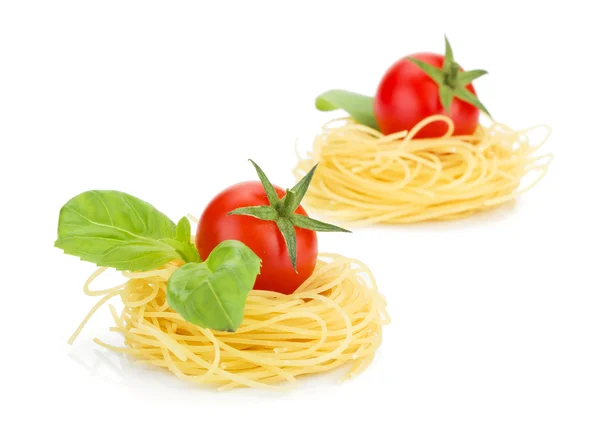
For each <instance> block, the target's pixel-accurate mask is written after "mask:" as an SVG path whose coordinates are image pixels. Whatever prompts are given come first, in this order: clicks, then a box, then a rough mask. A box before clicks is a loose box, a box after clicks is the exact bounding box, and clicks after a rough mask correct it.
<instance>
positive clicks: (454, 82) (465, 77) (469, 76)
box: [407, 36, 492, 118]
mask: <svg viewBox="0 0 600 438" xmlns="http://www.w3.org/2000/svg"><path fill="white" fill-rule="evenodd" d="M444 39H445V41H446V53H445V55H444V64H443V65H442V68H437V67H434V66H433V65H431V64H428V63H426V62H423V61H421V60H419V59H415V58H411V57H409V58H407V59H408V60H409V61H411V62H412V63H413V64H415V65H416V66H417V67H419V68H420V69H421V70H423V72H425V74H427V76H429V77H430V78H431V79H433V81H434V82H435V83H437V84H438V86H439V88H440V102H441V104H442V106H443V107H444V109H445V110H446V112H447V113H448V114H450V112H451V106H452V99H453V98H455V97H456V98H457V99H460V100H463V101H465V102H467V103H470V104H471V105H473V106H474V107H476V108H479V109H480V110H481V111H483V112H484V113H485V114H487V115H488V116H489V117H490V118H492V116H491V115H490V112H489V111H488V110H487V108H486V107H485V106H484V105H483V104H482V103H481V102H480V101H479V99H478V98H477V96H475V94H473V93H472V92H471V91H469V90H468V89H467V85H469V84H470V83H471V82H473V81H474V80H475V79H477V78H479V77H481V76H483V75H486V74H487V71H485V70H470V71H460V65H459V64H458V63H457V62H456V61H454V54H453V53H452V47H451V46H450V42H449V41H448V38H447V37H445V36H444Z"/></svg>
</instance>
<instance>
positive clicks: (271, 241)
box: [196, 181, 318, 294]
mask: <svg viewBox="0 0 600 438" xmlns="http://www.w3.org/2000/svg"><path fill="white" fill-rule="evenodd" d="M274 187H275V191H276V192H277V195H278V196H279V198H280V199H281V198H283V196H284V195H285V190H283V189H282V188H281V187H277V186H274ZM258 205H269V200H268V199H267V195H266V192H265V189H264V188H263V186H262V185H261V183H260V182H259V181H248V182H242V183H239V184H235V185H233V186H231V187H228V188H227V189H225V190H223V191H222V192H221V193H219V194H218V195H217V196H215V197H214V198H213V199H212V200H211V201H210V203H209V204H208V205H207V206H206V208H205V209H204V212H203V213H202V216H201V217H200V221H199V222H198V229H197V232H196V248H198V252H199V253H200V257H201V258H202V260H205V259H206V258H207V257H208V255H209V254H210V252H211V251H212V250H213V248H214V247H215V246H217V245H218V244H219V243H220V242H222V241H223V240H229V239H232V240H239V241H241V242H243V243H244V244H246V245H247V246H248V247H250V249H252V251H254V253H255V254H256V255H257V256H258V257H260V259H261V260H262V267H261V271H260V274H259V275H258V277H257V278H256V283H255V284H254V288H255V289H260V290H270V291H275V292H280V293H284V294H291V293H293V292H294V291H295V290H296V289H297V288H298V287H299V286H300V285H301V284H302V283H303V282H304V281H305V280H306V279H307V278H308V277H310V275H311V274H312V273H313V271H314V269H315V266H316V263H317V253H318V246H317V233H316V232H314V231H312V230H307V229H304V228H298V227H295V230H296V245H297V246H296V248H297V250H296V254H297V260H296V267H297V270H298V272H295V271H294V268H293V267H292V263H291V261H290V257H289V255H288V249H287V246H286V244H285V240H284V238H283V236H282V234H281V232H280V231H279V229H278V228H277V225H276V224H275V222H273V221H264V220H261V219H257V218H255V217H252V216H245V215H230V216H227V213H229V212H230V211H232V210H234V209H236V208H240V207H250V206H258ZM295 213H297V214H301V215H304V216H307V214H306V211H305V210H304V208H302V207H301V206H299V207H298V208H297V209H296V210H295Z"/></svg>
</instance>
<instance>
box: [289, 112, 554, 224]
mask: <svg viewBox="0 0 600 438" xmlns="http://www.w3.org/2000/svg"><path fill="white" fill-rule="evenodd" d="M440 121H441V122H444V123H446V124H447V125H448V130H447V132H446V133H445V135H443V136H442V137H439V138H428V139H414V136H415V134H416V133H418V132H419V131H420V130H421V129H423V127H425V126H426V125H428V124H430V123H434V122H440ZM536 129H543V130H545V134H546V135H545V136H544V138H543V139H542V141H540V142H539V143H538V144H532V143H531V142H530V139H529V135H530V133H531V132H532V131H533V130H536ZM453 131H454V123H453V122H452V120H451V119H450V118H448V117H446V116H443V115H438V116H432V117H429V118H427V119H424V120H423V121H421V122H420V123H419V124H418V125H417V126H415V127H414V128H413V129H412V130H410V131H408V132H407V131H402V132H399V133H396V134H392V135H388V136H385V135H383V134H381V133H380V132H378V131H376V130H374V129H371V128H369V127H367V126H364V125H360V124H358V123H356V122H354V121H353V120H351V119H339V120H334V121H332V122H329V123H328V124H326V125H325V126H324V127H323V131H322V133H321V134H320V135H318V136H317V137H316V138H315V141H314V143H313V150H312V151H311V152H310V153H309V154H308V156H307V157H305V158H302V157H299V163H298V165H297V166H296V168H295V170H294V173H295V175H296V178H297V179H300V178H302V176H304V175H305V174H306V173H307V172H308V171H309V170H310V169H311V168H312V167H313V166H314V165H315V164H317V163H319V167H318V168H317V170H316V172H315V175H314V177H313V180H312V183H311V186H310V187H309V189H308V193H307V194H306V196H305V198H304V203H305V204H308V205H309V206H311V207H313V208H315V209H316V210H319V211H321V212H323V213H324V214H325V215H328V216H330V217H332V218H335V219H337V220H340V221H345V222H351V223H355V224H358V223H365V224H369V223H394V224H402V223H411V222H421V221H428V220H449V219H457V218H461V217H465V216H468V215H471V214H473V213H476V212H479V211H483V210H487V209H490V208H493V207H495V206H497V205H500V204H503V203H507V202H510V201H513V200H514V199H515V198H516V197H517V196H518V195H520V194H522V193H524V192H526V191H527V190H529V189H531V188H532V187H533V186H534V185H536V184H537V183H538V182H539V181H540V179H541V178H542V177H543V176H544V175H545V174H546V172H547V170H548V166H549V165H550V162H551V161H552V156H551V155H550V154H546V155H535V154H536V152H537V150H538V149H539V148H540V147H541V146H542V145H543V144H544V142H545V141H546V140H547V138H548V137H549V135H550V128H549V127H547V126H536V127H533V128H530V129H528V130H524V131H515V130H512V129H510V128H509V127H507V126H506V125H502V124H500V123H494V124H492V125H491V126H490V127H483V126H480V127H479V128H478V129H477V131H476V132H475V133H474V134H473V135H469V136H456V137H453V136H452V133H453ZM528 174H536V175H535V178H534V179H533V180H532V181H531V182H529V184H527V185H526V186H525V187H521V181H522V180H523V178H524V177H525V176H526V175H528Z"/></svg>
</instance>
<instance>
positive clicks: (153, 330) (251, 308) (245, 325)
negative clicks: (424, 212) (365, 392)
mask: <svg viewBox="0 0 600 438" xmlns="http://www.w3.org/2000/svg"><path fill="white" fill-rule="evenodd" d="M179 265H181V262H172V263H169V264H167V265H166V266H165V267H163V268H161V269H157V270H154V271H149V272H141V273H140V272H135V273H131V272H124V275H125V277H127V278H128V280H127V282H126V283H124V284H123V285H121V286H117V287H115V288H111V289H106V290H104V291H91V290H90V284H91V282H92V281H93V280H94V279H95V278H97V277H98V276H99V275H100V274H102V272H104V271H105V268H100V269H99V270H98V271H96V272H95V273H94V274H92V276H91V277H90V279H89V280H88V281H87V282H86V285H85V292H86V293H87V294H88V295H91V296H99V295H103V297H102V298H101V299H100V301H99V302H98V303H97V304H96V305H95V306H94V307H93V309H92V311H91V312H90V313H89V314H88V316H87V317H86V318H85V320H84V321H83V322H82V323H81V325H80V326H79V327H78V329H77V331H76V332H75V333H74V334H73V336H72V337H71V339H70V342H73V341H74V340H75V338H76V337H77V336H78V335H79V333H80V332H81V329H82V328H83V326H84V325H85V323H87V321H88V320H89V318H90V317H91V316H92V314H93V312H95V311H96V310H97V309H98V308H99V307H100V306H101V305H102V304H104V303H105V302H106V301H108V300H109V299H110V298H112V297H114V296H118V295H120V297H121V300H122V302H123V304H124V308H123V310H122V312H121V313H120V314H119V313H118V312H117V311H116V310H115V309H114V307H112V306H111V314H112V316H113V319H114V321H115V326H114V327H111V331H114V332H118V333H120V334H122V335H123V337H124V341H125V346H123V347H118V346H112V345H108V344H106V343H104V342H103V341H100V340H98V339H96V340H95V342H96V343H98V344H99V345H101V346H103V347H106V348H108V349H110V350H113V351H115V352H118V353H124V354H128V355H130V356H131V357H132V358H133V359H134V360H135V361H137V362H140V363H144V364H152V365H155V366H157V367H160V368H165V369H168V370H169V371H171V372H172V373H173V374H175V375H176V376H178V377H180V378H182V379H184V380H187V381H190V382H193V383H205V384H212V385H216V386H218V387H219V389H221V390H224V389H231V388H235V387H238V386H246V387H263V388H265V387H266V388H276V389H281V388H282V386H281V385H278V384H279V383H280V382H288V383H290V384H293V383H295V382H296V377H298V376H300V375H305V374H315V373H322V372H325V371H329V370H332V369H334V368H337V367H341V366H343V365H345V364H351V367H350V371H349V372H348V374H347V376H346V377H352V376H355V375H357V374H359V373H360V372H362V371H363V370H364V369H365V368H366V367H367V366H368V365H369V364H370V363H371V361H372V360H373V356H374V354H375V351H376V350H377V348H378V347H379V345H380V344H381V331H382V326H383V325H384V324H386V323H387V322H389V316H388V315H387V312H386V305H385V300H384V298H383V296H382V295H381V294H379V292H378V291H377V286H376V284H375V281H374V279H373V276H372V274H371V272H370V271H369V269H368V268H367V267H366V266H365V265H364V264H362V263H361V262H359V261H358V260H354V259H349V258H346V257H343V256H340V255H336V254H321V255H320V257H319V261H318V263H317V267H316V269H315V272H314V273H313V275H312V276H311V277H310V278H308V279H307V280H306V281H305V282H304V284H303V285H302V286H301V287H300V288H299V289H298V290H297V291H296V292H295V293H294V294H291V295H282V294H279V293H275V292H270V291H260V290H254V291H251V292H250V294H249V296H248V300H247V303H246V308H245V314H244V321H243V322H242V325H241V326H240V327H239V329H238V330H236V331H235V332H234V333H229V332H216V331H212V330H208V329H204V328H200V327H198V326H196V325H194V324H191V323H189V322H187V321H185V320H184V319H183V318H182V317H181V315H179V314H178V313H175V312H174V311H173V310H171V309H170V308H169V307H168V304H167V302H166V285H167V280H168V279H169V277H170V275H171V274H172V273H173V272H174V271H175V270H176V269H177V267H178V266H179ZM288 386H289V385H288Z"/></svg>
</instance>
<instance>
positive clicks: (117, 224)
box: [55, 190, 181, 271]
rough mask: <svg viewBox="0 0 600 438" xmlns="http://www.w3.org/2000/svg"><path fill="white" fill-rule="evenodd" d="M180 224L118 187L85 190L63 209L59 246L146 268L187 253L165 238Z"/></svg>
mask: <svg viewBox="0 0 600 438" xmlns="http://www.w3.org/2000/svg"><path fill="white" fill-rule="evenodd" d="M175 237H176V226H175V224H174V223H173V221H171V220H170V219H169V218H168V217H167V216H165V215H164V214H163V213H161V212H160V211H158V210H157V209H156V208H154V207H153V206H152V205H150V204H148V203H147V202H144V201H142V200H140V199H138V198H136V197H134V196H131V195H128V194H126V193H123V192H117V191H112V190H92V191H89V192H84V193H81V194H80V195H77V196H75V197H74V198H73V199H71V200H70V201H69V202H67V203H66V204H65V205H64V206H63V207H62V209H61V210H60V216H59V220H58V239H57V240H56V242H55V246H56V247H58V248H61V249H62V250H64V252H65V253H67V254H71V255H74V256H78V257H79V258H81V259H82V260H85V261H88V262H93V263H96V264H97V265H99V266H107V267H111V268H116V269H118V270H131V271H144V270H150V269H155V268H158V267H160V266H162V265H164V264H165V263H167V262H169V261H171V260H174V259H179V258H181V255H180V254H179V253H178V252H177V250H176V249H175V248H173V246H172V245H170V244H169V243H168V242H169V241H168V240H167V241H165V239H175Z"/></svg>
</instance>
